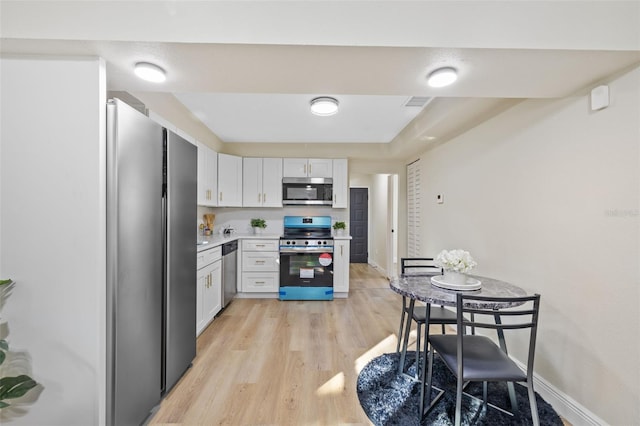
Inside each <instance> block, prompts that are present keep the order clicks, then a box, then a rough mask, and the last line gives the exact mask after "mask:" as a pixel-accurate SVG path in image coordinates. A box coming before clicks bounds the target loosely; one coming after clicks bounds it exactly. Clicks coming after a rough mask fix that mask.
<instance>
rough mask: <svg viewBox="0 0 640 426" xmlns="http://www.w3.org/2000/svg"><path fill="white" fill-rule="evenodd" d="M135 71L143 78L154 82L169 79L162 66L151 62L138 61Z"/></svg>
mask: <svg viewBox="0 0 640 426" xmlns="http://www.w3.org/2000/svg"><path fill="white" fill-rule="evenodd" d="M135 73H136V75H137V76H138V77H140V78H141V79H143V80H146V81H151V82H153V83H162V82H163V81H165V80H166V79H167V77H166V75H165V72H164V70H163V69H162V68H160V67H159V66H157V65H154V64H150V63H149V62H138V63H137V64H136V67H135Z"/></svg>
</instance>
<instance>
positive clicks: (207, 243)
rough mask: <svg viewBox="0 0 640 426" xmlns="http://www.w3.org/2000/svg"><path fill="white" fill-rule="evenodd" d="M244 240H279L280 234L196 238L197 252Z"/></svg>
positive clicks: (234, 234)
mask: <svg viewBox="0 0 640 426" xmlns="http://www.w3.org/2000/svg"><path fill="white" fill-rule="evenodd" d="M246 239H252V240H261V239H264V240H279V239H280V234H253V233H250V234H243V233H233V234H231V235H228V236H225V235H220V234H217V235H211V236H209V237H199V238H198V251H199V252H200V251H202V250H207V249H210V248H213V247H217V246H220V245H222V244H224V243H228V242H230V241H235V240H246ZM201 242H203V243H204V244H200V243H201Z"/></svg>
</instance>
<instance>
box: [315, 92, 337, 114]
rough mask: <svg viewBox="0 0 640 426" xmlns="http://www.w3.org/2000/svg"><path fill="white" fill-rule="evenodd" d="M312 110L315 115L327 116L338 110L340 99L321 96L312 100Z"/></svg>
mask: <svg viewBox="0 0 640 426" xmlns="http://www.w3.org/2000/svg"><path fill="white" fill-rule="evenodd" d="M311 112H312V113H313V114H315V115H321V116H327V115H333V114H335V113H336V112H338V100H337V99H334V98H330V97H328V96H321V97H319V98H314V99H312V100H311Z"/></svg>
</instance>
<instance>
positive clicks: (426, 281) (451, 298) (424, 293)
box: [389, 273, 527, 415]
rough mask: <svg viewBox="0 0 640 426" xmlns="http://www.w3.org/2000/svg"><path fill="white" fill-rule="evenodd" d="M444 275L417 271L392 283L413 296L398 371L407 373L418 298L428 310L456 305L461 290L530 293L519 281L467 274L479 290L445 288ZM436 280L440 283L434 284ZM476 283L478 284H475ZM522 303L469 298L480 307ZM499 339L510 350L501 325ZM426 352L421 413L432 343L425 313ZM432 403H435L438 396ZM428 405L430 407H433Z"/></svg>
mask: <svg viewBox="0 0 640 426" xmlns="http://www.w3.org/2000/svg"><path fill="white" fill-rule="evenodd" d="M442 278H443V276H442V275H438V274H437V273H436V274H419V275H418V274H416V275H403V276H398V277H394V278H392V279H391V280H390V281H389V286H390V288H391V290H393V291H394V292H396V293H398V294H400V295H401V296H402V297H403V298H407V299H409V307H408V311H407V315H406V319H405V321H406V323H405V326H404V327H403V328H404V336H398V339H400V338H402V339H403V341H404V344H403V345H402V350H401V352H400V362H399V364H398V374H405V373H404V368H405V360H406V355H407V346H408V344H407V343H408V341H409V333H410V331H411V321H412V318H413V311H414V308H415V303H416V301H419V302H424V303H425V304H426V307H427V312H429V309H430V307H431V304H435V305H441V306H452V307H455V306H456V303H457V300H456V298H457V294H458V293H460V292H463V293H465V294H473V295H478V296H483V297H487V296H488V297H496V298H508V297H521V296H526V295H527V292H526V291H525V290H524V289H522V288H520V287H518V286H516V285H515V284H511V283H508V282H506V281H501V280H498V279H495V278H489V277H484V276H479V275H470V274H469V275H467V278H468V282H469V283H473V284H474V285H475V287H479V288H477V289H475V290H465V289H464V286H451V287H454V288H459V289H456V290H453V289H449V288H443V287H442V285H443V283H442ZM434 282H435V283H436V284H434ZM475 287H474V288H475ZM518 305H519V304H518V303H514V302H505V301H500V300H496V301H492V302H484V303H480V302H469V303H468V304H467V305H465V306H468V307H472V308H473V307H477V308H489V309H495V310H500V309H507V308H511V307H515V306H518ZM403 306H405V305H403ZM497 331H498V340H499V343H500V347H501V348H502V350H503V351H504V352H505V353H506V352H507V346H506V342H505V340H504V333H503V332H502V330H501V329H498V330H497ZM423 344H424V349H423V351H424V352H423V353H424V356H423V357H422V364H421V365H417V366H416V367H418V375H419V376H420V379H419V382H420V389H421V391H420V407H419V410H420V413H421V415H424V414H425V405H426V404H425V401H424V398H425V373H426V363H427V349H428V345H429V315H425V324H424V339H423ZM420 349H421V348H416V355H417V356H416V358H419V356H418V354H419V352H420ZM509 394H510V395H512V394H513V398H515V391H514V390H513V384H510V386H509ZM440 396H442V392H441V393H440V394H439V395H438V396H437V399H439V398H440ZM437 399H434V401H433V402H431V403H430V404H429V407H430V406H433V404H435V402H436V400H437ZM429 407H427V411H428V409H429Z"/></svg>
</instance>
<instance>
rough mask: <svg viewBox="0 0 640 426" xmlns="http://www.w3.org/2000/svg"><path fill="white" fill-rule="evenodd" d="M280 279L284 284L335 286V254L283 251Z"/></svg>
mask: <svg viewBox="0 0 640 426" xmlns="http://www.w3.org/2000/svg"><path fill="white" fill-rule="evenodd" d="M280 280H281V285H282V286H303V287H305V286H306V287H333V255H332V254H331V253H286V254H285V253H282V254H281V255H280Z"/></svg>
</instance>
